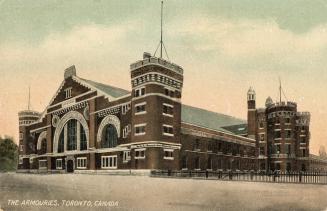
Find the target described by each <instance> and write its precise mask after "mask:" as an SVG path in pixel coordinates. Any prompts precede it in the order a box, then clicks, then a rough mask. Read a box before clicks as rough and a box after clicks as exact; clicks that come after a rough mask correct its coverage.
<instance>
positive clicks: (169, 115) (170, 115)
mask: <svg viewBox="0 0 327 211" xmlns="http://www.w3.org/2000/svg"><path fill="white" fill-rule="evenodd" d="M162 115H163V116H168V117H174V115H172V114H166V113H162Z"/></svg>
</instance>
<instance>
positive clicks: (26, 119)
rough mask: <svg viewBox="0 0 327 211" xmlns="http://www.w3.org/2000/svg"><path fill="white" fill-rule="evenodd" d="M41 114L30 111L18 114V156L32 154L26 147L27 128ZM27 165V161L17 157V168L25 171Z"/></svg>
mask: <svg viewBox="0 0 327 211" xmlns="http://www.w3.org/2000/svg"><path fill="white" fill-rule="evenodd" d="M40 116H41V114H40V113H39V112H37V111H32V110H24V111H20V112H18V120H19V145H18V146H19V148H18V155H27V154H30V153H33V152H31V151H30V150H29V148H28V147H27V144H28V143H27V142H28V135H27V134H28V126H29V125H30V124H32V123H34V122H36V121H37V120H38V119H39V118H40ZM28 165H29V160H28V159H25V160H23V159H21V158H20V157H19V164H18V168H23V169H27V168H28Z"/></svg>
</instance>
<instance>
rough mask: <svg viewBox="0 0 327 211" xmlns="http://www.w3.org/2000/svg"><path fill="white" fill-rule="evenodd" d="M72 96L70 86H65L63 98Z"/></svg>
mask: <svg viewBox="0 0 327 211" xmlns="http://www.w3.org/2000/svg"><path fill="white" fill-rule="evenodd" d="M71 97H72V88H71V87H70V88H67V89H65V98H66V99H68V98H71Z"/></svg>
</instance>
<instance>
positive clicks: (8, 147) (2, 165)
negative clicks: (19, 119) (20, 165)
mask: <svg viewBox="0 0 327 211" xmlns="http://www.w3.org/2000/svg"><path fill="white" fill-rule="evenodd" d="M16 167H17V145H16V143H15V142H14V140H13V138H11V137H8V136H5V137H4V138H2V137H0V171H13V170H15V169H16Z"/></svg>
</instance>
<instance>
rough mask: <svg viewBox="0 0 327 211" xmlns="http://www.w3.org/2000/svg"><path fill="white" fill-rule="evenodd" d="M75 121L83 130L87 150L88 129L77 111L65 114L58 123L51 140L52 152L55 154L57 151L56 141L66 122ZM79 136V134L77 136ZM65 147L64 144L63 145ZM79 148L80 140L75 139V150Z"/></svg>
mask: <svg viewBox="0 0 327 211" xmlns="http://www.w3.org/2000/svg"><path fill="white" fill-rule="evenodd" d="M71 119H76V120H77V121H78V122H79V123H80V124H81V125H82V126H83V128H84V131H85V136H86V141H87V148H88V147H89V127H88V125H87V122H86V120H85V119H84V117H83V115H82V114H80V113H79V112H77V111H70V112H68V113H67V114H65V115H64V116H63V117H62V118H61V119H60V121H59V123H58V125H57V128H56V130H55V134H54V138H53V152H57V150H58V141H59V136H60V133H61V131H62V130H63V129H64V126H65V124H66V123H67V122H68V120H71ZM77 135H79V133H78V134H77ZM65 146H66V143H65ZM79 146H80V139H77V148H78V149H79Z"/></svg>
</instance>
